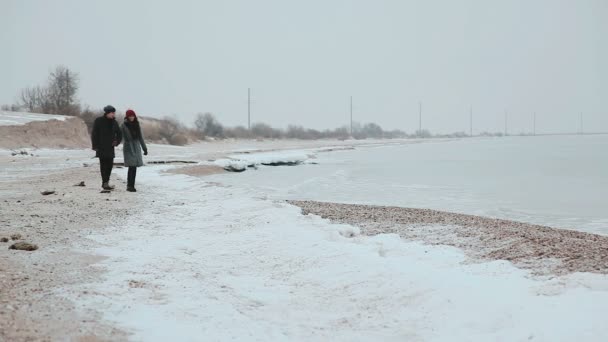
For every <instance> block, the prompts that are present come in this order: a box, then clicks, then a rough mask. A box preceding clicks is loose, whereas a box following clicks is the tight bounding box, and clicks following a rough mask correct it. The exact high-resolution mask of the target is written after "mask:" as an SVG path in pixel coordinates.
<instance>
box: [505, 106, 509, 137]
mask: <svg viewBox="0 0 608 342" xmlns="http://www.w3.org/2000/svg"><path fill="white" fill-rule="evenodd" d="M507 117H508V115H507V110H506V109H505V137H506V136H508V135H509V130H508V126H507Z"/></svg>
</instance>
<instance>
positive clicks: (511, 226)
mask: <svg viewBox="0 0 608 342" xmlns="http://www.w3.org/2000/svg"><path fill="white" fill-rule="evenodd" d="M286 202H287V203H289V204H291V205H294V206H297V207H299V208H301V209H302V214H303V215H308V214H313V215H317V216H320V217H321V218H324V219H329V220H330V221H331V222H332V223H344V224H350V225H353V226H357V227H359V228H360V229H361V233H362V234H364V235H367V236H373V235H378V234H390V233H394V234H398V235H399V236H400V237H401V238H403V239H405V240H410V241H411V240H413V241H422V242H424V243H427V244H430V245H447V246H452V247H457V248H460V249H462V250H463V251H464V252H465V253H466V255H467V256H468V257H469V258H470V259H471V261H474V262H475V261H479V262H484V261H492V260H507V261H510V262H511V263H513V264H514V265H515V266H517V267H519V268H523V269H529V270H531V271H532V273H533V274H535V275H565V274H569V273H575V272H590V273H599V274H608V236H602V235H597V234H592V233H585V232H580V231H575V230H568V229H560V228H552V227H547V226H541V225H535V224H530V223H523V222H517V221H511V220H504V219H494V218H488V217H481V216H474V215H466V214H458V213H451V212H446V211H438V210H432V209H413V208H402V207H389V206H372V205H359V204H341V203H332V202H316V201H293V200H288V201H286Z"/></svg>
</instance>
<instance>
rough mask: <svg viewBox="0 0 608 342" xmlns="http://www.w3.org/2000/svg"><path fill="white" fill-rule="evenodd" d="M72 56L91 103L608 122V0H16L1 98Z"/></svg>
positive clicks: (329, 117) (181, 109) (593, 125)
mask: <svg viewBox="0 0 608 342" xmlns="http://www.w3.org/2000/svg"><path fill="white" fill-rule="evenodd" d="M58 64H62V65H65V66H67V67H69V68H70V69H72V70H73V71H76V72H78V73H79V74H80V81H81V83H80V86H81V88H80V92H79V97H80V101H81V102H82V103H84V104H89V105H90V106H91V107H93V108H101V107H103V106H104V105H106V104H113V105H114V106H116V107H117V108H118V109H119V110H121V111H124V110H126V109H127V108H129V107H130V108H133V109H135V111H137V112H138V113H139V114H140V115H150V116H157V117H159V116H165V115H169V116H177V117H178V118H179V119H181V120H182V121H184V122H187V123H190V122H191V121H192V120H193V118H194V116H195V114H196V113H197V112H212V113H214V114H215V115H216V116H217V117H218V118H219V119H220V120H221V121H222V122H223V123H225V124H227V125H237V124H241V125H246V124H247V88H248V87H250V88H251V89H252V90H251V91H252V121H254V122H255V121H264V122H268V123H271V124H272V125H273V126H278V127H285V126H286V125H287V124H290V123H292V124H299V125H304V126H307V127H314V128H334V127H338V126H342V125H345V124H347V123H348V120H349V97H350V96H351V95H352V96H353V98H354V118H355V120H356V121H361V122H370V121H373V122H376V123H378V124H380V125H381V126H383V127H384V128H391V129H392V128H399V129H403V130H405V131H408V132H413V131H415V130H416V129H417V127H418V103H419V101H421V102H422V110H423V127H424V128H428V129H430V130H431V131H433V132H454V131H468V127H469V107H470V105H473V113H474V118H475V119H474V131H475V132H479V131H482V130H487V131H502V130H503V129H504V112H505V110H506V111H507V112H508V113H509V114H508V115H509V131H511V132H513V133H516V132H522V131H530V130H531V129H532V115H533V114H532V113H533V112H537V127H538V128H537V130H538V131H540V132H543V131H545V132H549V131H552V132H555V131H574V130H577V129H578V123H579V113H580V112H583V113H584V122H585V127H586V130H603V131H608V1H606V0H589V1H585V0H580V1H575V0H538V1H534V0H510V1H498V0H497V1H484V0H479V1H451V0H450V1H448V0H445V1H428V0H427V1H405V0H396V1H380V0H374V1H372V0H369V1H331V0H306V1H287V0H277V1H262V0H256V1H246V0H243V1H230V0H222V1H219V0H217V1H118V0H116V1H114V0H104V1H78V0H73V1H67V0H54V1H45V0H39V1H32V0H14V1H13V0H0V103H13V102H14V101H15V100H16V98H17V95H18V93H19V91H20V89H21V88H23V87H25V86H33V85H36V84H41V83H44V82H45V80H46V77H47V74H48V72H49V70H51V69H52V68H53V67H54V66H56V65H58Z"/></svg>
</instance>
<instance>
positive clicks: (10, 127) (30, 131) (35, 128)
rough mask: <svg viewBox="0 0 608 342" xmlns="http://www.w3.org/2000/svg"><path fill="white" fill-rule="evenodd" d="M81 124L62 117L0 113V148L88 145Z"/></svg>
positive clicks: (85, 127) (81, 121) (80, 120)
mask: <svg viewBox="0 0 608 342" xmlns="http://www.w3.org/2000/svg"><path fill="white" fill-rule="evenodd" d="M90 141H91V140H90V137H89V132H88V130H87V126H86V124H85V123H84V121H83V120H82V119H80V118H77V117H69V116H64V115H50V114H36V113H22V112H7V111H1V112H0V149H19V148H25V147H34V148H45V147H46V148H83V147H87V146H90V144H91V142H90Z"/></svg>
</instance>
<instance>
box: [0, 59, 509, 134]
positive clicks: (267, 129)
mask: <svg viewBox="0 0 608 342" xmlns="http://www.w3.org/2000/svg"><path fill="white" fill-rule="evenodd" d="M78 88H79V77H78V74H77V73H75V72H73V71H71V70H69V69H68V68H66V67H64V66H57V67H56V68H55V70H53V71H52V72H50V73H49V76H48V81H47V83H46V84H45V85H42V86H40V85H39V86H34V87H28V88H24V89H22V90H21V93H20V94H19V96H18V98H19V100H18V101H17V103H16V104H13V105H3V106H2V107H1V109H2V110H10V111H27V112H32V113H43V114H61V115H69V116H77V117H80V118H82V119H83V120H84V122H85V123H86V124H87V126H88V128H89V132H90V130H91V128H92V125H93V121H94V120H95V118H97V117H98V116H101V115H102V114H103V112H102V111H101V110H92V109H90V107H89V106H83V105H81V104H80V102H78V97H77V94H78ZM117 114H119V116H120V113H117ZM143 120H145V121H146V126H145V135H146V137H147V139H149V140H151V141H156V142H163V143H168V144H172V145H185V144H188V143H190V142H192V141H195V140H200V139H208V138H213V139H230V138H233V139H303V140H316V139H341V140H345V139H350V138H354V139H395V138H431V137H444V138H449V137H466V136H468V135H467V134H466V133H464V132H458V133H454V134H448V135H432V134H431V132H429V131H428V130H422V131H416V132H415V133H413V134H407V133H405V132H404V131H401V130H391V131H386V130H384V129H382V127H380V125H378V124H375V123H366V124H360V123H356V122H355V123H353V126H352V136H351V129H350V127H349V126H343V127H339V128H336V129H333V130H331V129H326V130H316V129H311V128H304V127H302V126H296V125H289V126H288V127H287V129H280V128H274V127H272V126H270V125H268V124H266V123H253V124H252V125H251V129H247V128H246V127H243V126H236V127H224V125H222V124H221V123H220V122H219V120H218V119H217V118H216V117H215V116H214V115H213V114H212V113H205V114H198V115H197V117H196V120H195V121H194V128H190V127H188V126H186V125H184V124H183V123H181V122H180V121H179V120H177V119H175V118H171V117H165V118H163V119H154V118H148V117H146V118H145V119H143ZM481 135H485V136H500V135H502V134H501V133H482V134H481Z"/></svg>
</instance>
